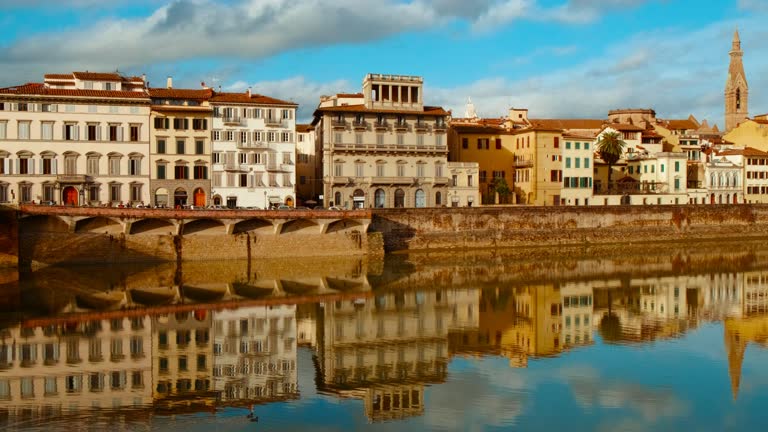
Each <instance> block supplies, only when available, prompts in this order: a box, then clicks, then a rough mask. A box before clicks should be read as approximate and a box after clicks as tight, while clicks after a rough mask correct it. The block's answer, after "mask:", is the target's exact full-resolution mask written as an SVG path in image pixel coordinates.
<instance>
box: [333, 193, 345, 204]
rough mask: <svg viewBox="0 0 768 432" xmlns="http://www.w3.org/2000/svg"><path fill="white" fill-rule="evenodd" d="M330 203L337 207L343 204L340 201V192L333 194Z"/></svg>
mask: <svg viewBox="0 0 768 432" xmlns="http://www.w3.org/2000/svg"><path fill="white" fill-rule="evenodd" d="M331 204H332V205H336V206H339V207H341V206H342V205H343V204H344V203H342V202H341V192H336V193H335V194H333V203H331Z"/></svg>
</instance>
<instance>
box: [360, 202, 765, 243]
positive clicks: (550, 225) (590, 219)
mask: <svg viewBox="0 0 768 432" xmlns="http://www.w3.org/2000/svg"><path fill="white" fill-rule="evenodd" d="M369 231H370V232H380V233H382V235H383V237H384V247H385V250H386V251H387V252H394V251H423V250H436V249H473V248H500V247H521V246H563V245H580V244H609V243H628V242H633V243H635V242H650V241H687V240H706V239H734V238H736V239H738V238H758V237H768V206H765V205H717V206H714V205H712V206H709V205H707V206H705V205H701V206H646V207H636V206H632V207H628V206H627V207H624V206H621V207H620V206H615V207H614V206H607V207H494V208H482V209H480V208H441V209H392V210H390V209H376V210H374V212H373V221H372V224H371V226H370V228H369Z"/></svg>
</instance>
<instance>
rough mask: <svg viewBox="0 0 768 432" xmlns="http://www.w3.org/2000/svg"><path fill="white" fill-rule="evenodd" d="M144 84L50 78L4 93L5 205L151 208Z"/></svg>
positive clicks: (0, 124)
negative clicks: (6, 203)
mask: <svg viewBox="0 0 768 432" xmlns="http://www.w3.org/2000/svg"><path fill="white" fill-rule="evenodd" d="M149 102H150V100H149V96H148V94H147V91H146V89H145V81H144V79H143V78H142V77H124V76H122V75H120V74H118V73H93V72H74V73H72V74H48V75H45V78H44V81H43V82H42V83H29V84H24V85H21V86H16V87H7V88H3V89H0V202H10V203H26V202H31V201H37V202H40V201H44V202H52V203H58V204H66V205H84V204H87V205H113V206H117V205H120V204H136V205H138V204H140V203H142V202H149V181H148V179H149V176H148V173H149V133H150V132H149V127H148V120H149V110H150V103H149Z"/></svg>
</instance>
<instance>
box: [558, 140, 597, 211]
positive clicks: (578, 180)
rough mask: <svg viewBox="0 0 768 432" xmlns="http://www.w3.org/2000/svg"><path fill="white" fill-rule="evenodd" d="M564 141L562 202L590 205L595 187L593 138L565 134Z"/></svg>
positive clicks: (564, 203) (565, 203)
mask: <svg viewBox="0 0 768 432" xmlns="http://www.w3.org/2000/svg"><path fill="white" fill-rule="evenodd" d="M563 141H564V145H563V190H562V192H561V193H560V202H561V204H563V205H575V206H579V205H584V206H586V205H589V202H590V201H591V198H592V195H593V194H592V190H593V187H594V184H593V174H594V151H595V149H594V143H593V140H592V138H588V137H583V136H579V135H574V134H564V135H563Z"/></svg>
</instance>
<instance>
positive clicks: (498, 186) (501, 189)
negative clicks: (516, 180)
mask: <svg viewBox="0 0 768 432" xmlns="http://www.w3.org/2000/svg"><path fill="white" fill-rule="evenodd" d="M492 187H493V191H494V192H495V193H497V194H499V197H501V198H502V201H504V200H505V199H506V197H507V195H509V194H510V193H511V192H512V190H511V189H509V185H508V184H507V180H506V179H504V178H503V177H497V178H495V179H493V184H492Z"/></svg>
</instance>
